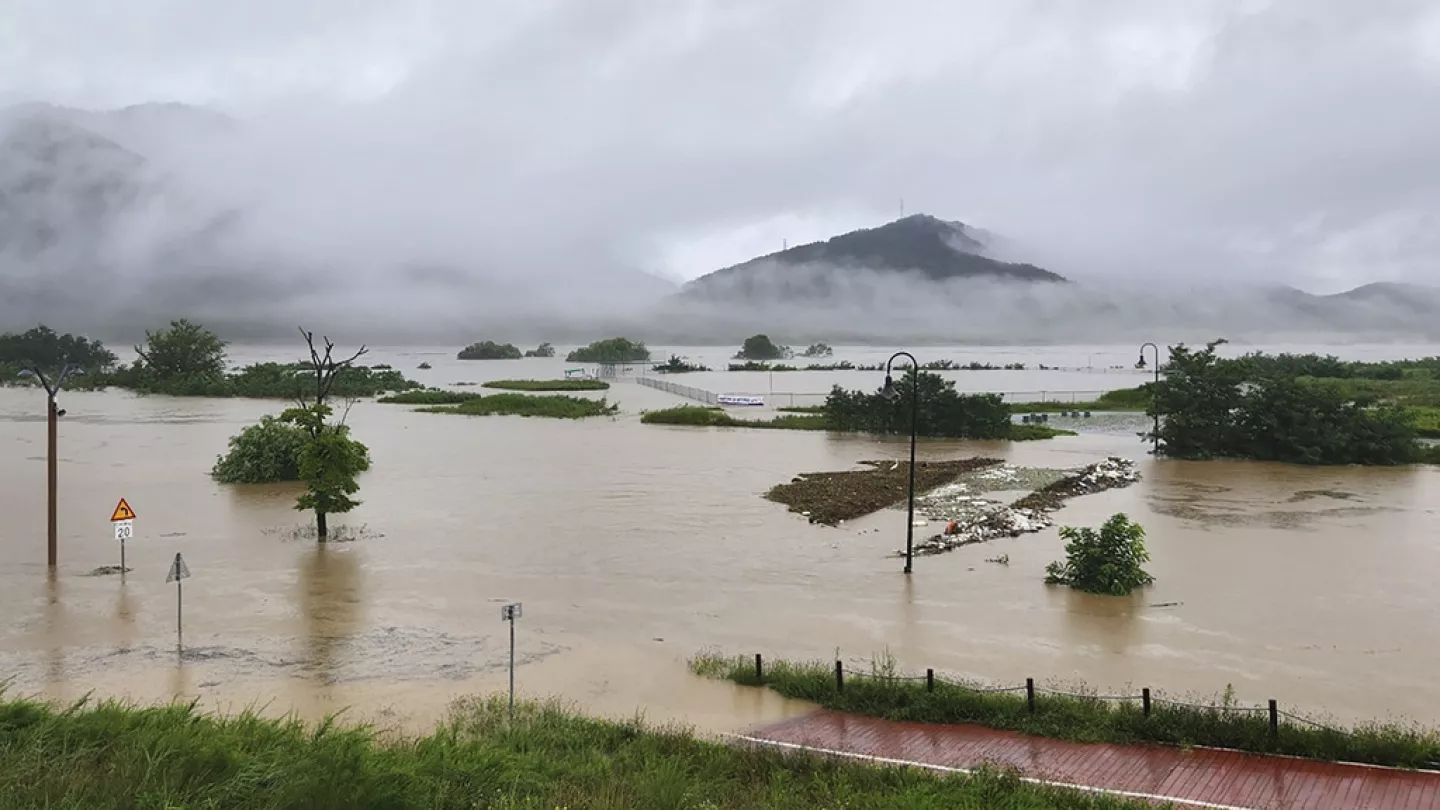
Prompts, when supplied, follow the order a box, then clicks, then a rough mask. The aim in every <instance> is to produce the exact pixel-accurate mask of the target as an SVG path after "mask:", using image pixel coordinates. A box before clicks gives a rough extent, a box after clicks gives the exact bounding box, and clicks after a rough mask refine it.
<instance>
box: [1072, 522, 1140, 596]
mask: <svg viewBox="0 0 1440 810" xmlns="http://www.w3.org/2000/svg"><path fill="white" fill-rule="evenodd" d="M1060 537H1061V539H1063V540H1064V541H1065V562H1063V563H1061V562H1052V563H1050V564H1049V565H1048V566H1046V567H1045V581H1046V582H1047V583H1050V584H1051V585H1069V586H1070V587H1072V588H1075V589H1076V590H1081V591H1087V592H1089V593H1099V594H1106V595H1110V596H1124V595H1126V594H1128V593H1130V592H1131V591H1133V590H1135V589H1136V588H1139V587H1142V586H1145V585H1149V584H1150V583H1152V582H1154V581H1155V580H1154V579H1153V578H1152V577H1151V576H1150V575H1149V574H1147V573H1145V569H1144V568H1143V567H1142V566H1144V564H1145V563H1147V562H1149V561H1150V554H1149V553H1148V552H1147V551H1146V550H1145V529H1144V528H1143V527H1141V526H1140V524H1138V523H1132V522H1131V521H1130V518H1128V517H1126V516H1125V514H1124V513H1119V514H1115V515H1113V516H1111V518H1110V519H1109V520H1107V521H1105V525H1103V526H1101V527H1100V530H1099V531H1096V530H1095V529H1092V528H1090V527H1088V526H1086V527H1083V528H1079V529H1077V528H1075V527H1074V526H1065V527H1063V528H1061V529H1060Z"/></svg>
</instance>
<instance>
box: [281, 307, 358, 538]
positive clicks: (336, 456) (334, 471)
mask: <svg viewBox="0 0 1440 810" xmlns="http://www.w3.org/2000/svg"><path fill="white" fill-rule="evenodd" d="M300 334H301V335H303V336H304V337H305V345H306V346H307V347H308V348H309V349H310V361H309V362H308V363H307V364H306V367H307V368H308V369H309V370H310V371H311V372H312V373H313V375H314V381H315V385H314V388H313V389H312V390H309V391H305V390H302V391H301V392H300V393H299V394H298V395H297V396H296V407H294V408H290V409H288V410H286V411H285V412H284V413H282V414H281V415H280V419H281V420H282V421H284V422H289V423H290V424H293V425H295V426H297V427H299V428H300V429H301V430H303V431H304V432H305V434H306V436H307V437H308V438H307V440H306V441H305V443H304V444H303V445H301V447H300V449H299V451H298V453H297V454H296V462H297V466H298V468H299V473H300V480H302V481H304V482H305V493H304V494H303V495H301V496H300V497H299V498H298V499H297V500H296V503H295V508H296V509H299V510H302V511H313V512H314V513H315V534H316V536H317V537H318V538H319V540H320V542H322V543H323V542H325V540H327V539H328V538H329V525H328V521H327V516H329V515H332V514H342V513H345V512H349V511H350V510H351V509H354V508H355V507H356V506H359V505H360V502H359V501H357V500H355V499H354V498H352V497H350V496H352V495H354V494H355V493H356V492H358V491H360V484H359V482H357V481H356V480H355V479H356V476H358V475H359V474H360V473H362V472H365V471H366V470H368V469H370V451H369V449H368V448H366V447H365V445H363V444H361V443H360V442H358V441H355V440H354V439H352V438H350V428H349V427H348V426H347V425H346V424H345V419H344V416H343V415H342V416H341V418H340V420H339V421H338V422H333V423H332V422H328V421H327V420H328V419H329V417H330V416H331V415H332V414H333V413H334V408H332V407H331V406H330V405H329V404H328V400H329V398H330V393H331V391H332V390H334V388H335V380H336V378H337V377H339V376H340V375H341V374H343V373H344V372H346V371H347V370H348V369H349V368H350V367H351V366H352V365H354V363H355V361H356V360H358V359H360V357H361V356H362V355H364V354H365V352H366V348H365V346H364V345H361V346H360V349H359V351H356V352H355V353H354V354H352V355H350V356H349V357H348V358H345V359H343V360H337V359H336V358H335V356H334V352H335V344H334V343H332V342H330V338H328V337H322V338H321V340H323V341H324V349H323V353H322V350H321V349H319V348H316V346H315V334H314V333H313V332H307V331H305V330H304V329H303V328H302V329H301V330H300ZM348 411H349V409H348V408H347V409H346V412H347V413H348Z"/></svg>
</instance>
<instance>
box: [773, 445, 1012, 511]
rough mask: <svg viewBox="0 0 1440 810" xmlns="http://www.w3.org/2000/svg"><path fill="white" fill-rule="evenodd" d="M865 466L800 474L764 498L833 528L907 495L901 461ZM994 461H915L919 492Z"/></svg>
mask: <svg viewBox="0 0 1440 810" xmlns="http://www.w3.org/2000/svg"><path fill="white" fill-rule="evenodd" d="M860 463H861V464H863V465H865V467H866V468H867V469H863V470H848V471H845V472H823V473H806V474H804V475H800V476H796V477H795V478H794V479H793V480H791V481H790V483H788V484H781V485H779V486H777V487H775V488H773V489H771V490H770V491H769V492H768V493H766V495H765V497H766V498H768V499H770V500H772V501H776V502H778V503H783V504H785V505H786V506H788V507H790V511H791V512H799V513H800V514H802V515H804V516H806V517H808V518H809V519H810V522H811V523H822V524H824V525H827V526H835V525H838V524H840V523H843V522H844V521H847V520H853V519H854V518H857V517H861V516H863V515H868V514H870V513H871V512H878V511H880V510H881V509H884V508H885V507H887V506H893V505H894V504H897V503H901V502H903V501H904V500H905V498H906V496H907V495H908V494H909V487H910V465H909V464H908V463H906V462H893V461H862V462H860ZM999 463H1000V460H999V459H994V458H965V459H956V460H954V461H922V462H920V463H918V464H916V465H915V488H916V490H917V491H919V492H924V491H925V490H928V489H932V488H934V487H938V486H941V485H942V484H948V483H950V482H952V481H954V480H955V479H956V478H958V477H960V476H962V475H965V474H966V473H974V472H976V471H978V470H983V469H986V468H988V467H993V466H996V465H998V464H999Z"/></svg>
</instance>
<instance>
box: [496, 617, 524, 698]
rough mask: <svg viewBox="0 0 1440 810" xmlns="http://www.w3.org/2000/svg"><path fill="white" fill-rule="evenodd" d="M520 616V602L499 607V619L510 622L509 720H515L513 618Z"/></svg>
mask: <svg viewBox="0 0 1440 810" xmlns="http://www.w3.org/2000/svg"><path fill="white" fill-rule="evenodd" d="M518 618H520V603H519V602H512V603H510V604H508V605H505V606H503V607H501V608H500V620H501V621H506V622H510V722H512V723H513V722H515V620H516V619H518Z"/></svg>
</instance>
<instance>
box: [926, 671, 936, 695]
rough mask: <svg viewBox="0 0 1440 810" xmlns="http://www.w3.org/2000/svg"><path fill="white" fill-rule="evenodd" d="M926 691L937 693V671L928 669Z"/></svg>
mask: <svg viewBox="0 0 1440 810" xmlns="http://www.w3.org/2000/svg"><path fill="white" fill-rule="evenodd" d="M925 691H926V692H934V691H935V670H933V669H926V670H925Z"/></svg>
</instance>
